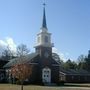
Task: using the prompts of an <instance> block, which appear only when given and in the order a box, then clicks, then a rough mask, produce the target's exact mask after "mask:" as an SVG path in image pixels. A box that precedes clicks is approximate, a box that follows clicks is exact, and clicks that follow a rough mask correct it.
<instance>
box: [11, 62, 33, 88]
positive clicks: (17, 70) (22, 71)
mask: <svg viewBox="0 0 90 90" xmlns="http://www.w3.org/2000/svg"><path fill="white" fill-rule="evenodd" d="M11 74H12V76H13V77H15V78H17V79H18V80H19V81H20V82H21V90H23V82H24V80H26V79H28V78H29V77H30V75H31V74H32V67H31V66H30V65H29V64H16V65H15V66H13V67H12V68H11Z"/></svg>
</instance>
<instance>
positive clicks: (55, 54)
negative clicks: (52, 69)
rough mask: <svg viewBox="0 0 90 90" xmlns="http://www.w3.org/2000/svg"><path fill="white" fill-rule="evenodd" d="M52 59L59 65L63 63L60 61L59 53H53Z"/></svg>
mask: <svg viewBox="0 0 90 90" xmlns="http://www.w3.org/2000/svg"><path fill="white" fill-rule="evenodd" d="M52 58H53V59H54V60H56V61H57V62H58V63H59V64H62V63H63V61H62V60H61V59H60V57H59V55H58V54H57V53H52Z"/></svg>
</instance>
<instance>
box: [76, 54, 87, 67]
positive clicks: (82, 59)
mask: <svg viewBox="0 0 90 90" xmlns="http://www.w3.org/2000/svg"><path fill="white" fill-rule="evenodd" d="M77 63H78V69H85V66H86V65H85V56H84V55H80V56H79V57H78V61H77Z"/></svg>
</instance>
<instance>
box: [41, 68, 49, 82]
mask: <svg viewBox="0 0 90 90" xmlns="http://www.w3.org/2000/svg"><path fill="white" fill-rule="evenodd" d="M42 81H43V83H51V69H49V68H48V67H46V68H43V69H42Z"/></svg>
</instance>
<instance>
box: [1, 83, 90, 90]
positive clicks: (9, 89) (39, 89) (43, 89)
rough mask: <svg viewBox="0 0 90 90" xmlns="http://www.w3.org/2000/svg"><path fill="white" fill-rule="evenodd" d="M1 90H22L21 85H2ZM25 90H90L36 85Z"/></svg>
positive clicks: (88, 89) (87, 89)
mask: <svg viewBox="0 0 90 90" xmlns="http://www.w3.org/2000/svg"><path fill="white" fill-rule="evenodd" d="M0 90H21V86H20V85H12V84H0ZM24 90H90V87H89V88H86V87H64V86H63V87H61V86H53V87H49V86H36V85H26V86H24Z"/></svg>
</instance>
